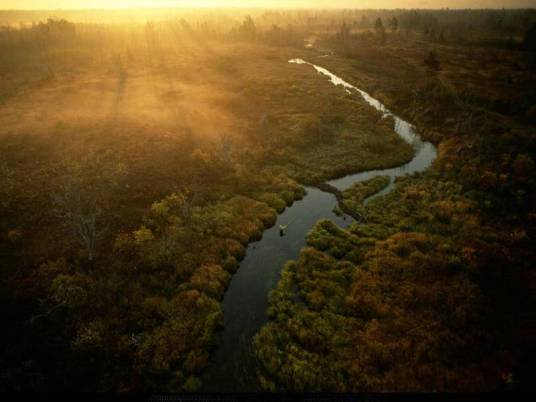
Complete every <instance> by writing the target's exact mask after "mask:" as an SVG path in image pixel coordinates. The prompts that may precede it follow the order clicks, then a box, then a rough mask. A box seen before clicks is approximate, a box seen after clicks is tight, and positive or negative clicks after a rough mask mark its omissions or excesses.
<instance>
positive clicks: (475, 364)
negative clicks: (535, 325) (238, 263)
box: [255, 38, 536, 391]
mask: <svg viewBox="0 0 536 402" xmlns="http://www.w3.org/2000/svg"><path fill="white" fill-rule="evenodd" d="M326 43H327V45H324V46H329V44H332V43H333V42H331V41H330V40H329V38H328V39H326ZM421 46H422V43H419V42H415V43H413V42H411V43H404V44H402V43H401V42H394V43H390V44H389V45H388V46H385V47H381V46H371V45H370V44H368V45H367V44H366V43H359V41H356V42H354V43H353V45H352V44H349V45H347V46H345V45H344V44H342V45H341V44H340V43H339V44H338V46H336V47H335V55H334V56H332V57H327V58H322V66H324V67H326V68H328V69H330V70H331V71H333V72H335V73H336V74H339V73H340V75H341V76H342V78H343V79H345V80H347V81H348V82H351V83H355V84H356V86H358V87H361V88H363V89H365V90H367V91H368V92H370V93H371V94H373V96H376V97H378V98H379V99H380V100H382V101H383V102H385V103H386V105H387V106H388V107H389V108H391V110H395V111H397V112H399V111H400V113H402V115H404V116H407V117H409V118H411V121H412V122H415V123H417V126H418V128H419V130H421V131H422V132H423V134H424V137H425V138H427V139H429V140H432V141H434V142H436V143H438V144H439V157H438V160H437V161H436V163H435V164H434V166H433V167H432V168H431V169H430V170H429V171H428V172H426V173H425V174H422V175H417V176H415V177H409V178H404V179H403V180H399V181H398V182H397V186H396V189H395V191H393V192H392V193H390V194H389V195H387V196H385V197H380V198H377V199H374V200H372V201H371V202H370V203H369V204H368V205H367V206H366V207H364V206H362V205H360V202H359V201H361V200H362V198H361V195H360V191H359V188H353V189H350V190H349V191H348V192H344V193H343V194H342V199H343V201H342V202H343V204H344V205H345V206H346V207H351V208H353V209H354V210H355V211H356V212H359V213H360V214H364V215H365V216H366V221H363V220H361V221H360V222H359V223H355V224H353V225H352V226H351V227H350V228H349V229H348V230H342V229H340V228H337V227H336V226H335V225H333V224H332V223H330V222H327V221H324V222H319V223H318V224H317V225H316V226H315V228H314V229H313V230H312V231H311V232H310V234H309V236H308V239H307V241H308V247H307V248H305V249H303V250H302V252H301V255H300V258H299V260H298V261H295V262H289V263H288V264H287V265H286V266H285V268H284V271H283V275H282V279H281V281H280V283H279V285H278V287H277V289H276V290H275V291H274V292H272V294H271V296H270V307H269V314H270V316H271V321H270V323H269V324H267V325H266V326H265V327H264V328H263V329H262V330H261V331H260V332H259V334H258V335H257V337H256V339H255V349H256V354H257V357H258V358H259V361H260V363H261V369H260V371H259V378H260V380H261V382H262V383H263V385H264V387H265V388H266V389H268V390H286V391H304V390H313V391H482V390H497V389H501V388H506V387H511V386H512V385H513V384H514V383H516V382H517V384H518V386H525V385H527V386H528V385H529V384H530V378H531V377H530V373H531V368H530V367H532V363H531V357H529V356H532V353H533V352H532V347H531V345H530V343H531V341H530V339H528V338H526V334H527V331H530V328H532V327H531V321H530V319H528V321H527V320H525V319H523V318H522V317H530V316H532V315H531V314H533V313H531V312H532V311H533V308H532V307H530V303H531V302H530V300H532V299H531V298H530V295H531V292H532V288H531V287H530V286H531V285H530V283H533V280H532V279H528V278H532V277H533V272H532V269H531V262H530V261H534V254H533V251H532V250H531V246H530V243H531V241H530V239H531V238H532V237H533V236H534V228H535V226H534V225H535V223H536V222H535V221H534V194H535V193H534V189H535V182H534V180H533V178H532V177H533V174H534V161H533V159H532V157H531V155H534V151H535V150H534V141H532V139H531V138H532V137H531V132H532V131H533V126H531V123H528V122H527V119H526V116H525V115H523V113H521V114H519V113H516V114H512V113H511V112H510V109H508V110H505V109H504V108H502V109H501V107H496V105H497V103H496V102H494V101H493V98H492V96H503V90H502V83H501V81H497V79H496V76H495V75H493V74H486V73H487V70H486V68H487V69H489V70H491V69H493V71H496V70H497V69H501V68H502V66H501V64H500V62H501V61H502V62H504V63H505V64H508V63H510V61H511V60H512V59H515V58H519V54H516V53H515V52H511V53H507V52H504V54H505V56H504V57H503V58H500V59H499V60H498V61H497V62H496V63H495V64H493V65H492V64H486V63H484V64H483V65H484V67H482V69H483V71H481V73H480V74H479V75H478V78H476V75H475V76H470V77H469V78H467V76H466V75H463V82H464V85H460V83H461V82H462V74H463V73H464V71H463V70H460V69H459V68H457V65H456V67H454V66H453V65H451V64H450V62H451V60H452V58H451V57H450V55H451V54H452V53H456V54H457V55H458V58H457V60H458V61H460V60H461V62H463V61H464V60H465V61H467V63H474V62H479V59H478V58H477V60H476V61H475V60H473V59H471V56H470V55H475V54H481V53H479V50H475V49H472V48H463V49H462V48H459V47H457V46H456V45H451V46H450V47H449V46H447V45H442V46H441V47H438V48H439V49H440V50H439V51H438V54H439V58H440V60H441V66H442V68H441V69H440V71H439V72H437V71H433V70H430V69H429V68H427V67H426V65H424V63H423V62H422V60H423V59H424V56H425V55H426V52H425V51H424V50H423V49H422V48H421ZM492 52H493V51H492ZM501 54H502V53H501ZM419 57H422V59H420V58H419ZM443 57H444V58H443ZM479 57H482V56H479ZM484 57H485V56H484ZM385 60H389V63H385ZM443 60H444V63H443ZM443 66H444V67H443ZM486 66H487V67H486ZM504 68H506V67H504ZM517 75H518V77H517V78H516V79H515V82H516V85H520V86H523V82H525V83H527V82H530V80H531V79H532V78H531V77H532V75H531V73H530V71H529V70H521V71H519V72H518V73H517ZM401 76H403V77H404V79H400V77H401ZM483 77H487V79H483ZM467 80H469V82H470V83H471V87H470V88H468V87H467V85H466V83H467ZM473 84H474V86H473ZM484 87H486V90H485V91H484V90H480V89H482V88H484ZM472 90H475V91H476V92H478V94H479V96H480V98H479V99H478V100H477V99H475V98H473V97H471V95H470V91H472ZM499 94H500V95H499ZM486 96H489V97H490V98H488V99H485V101H484V100H483V99H482V97H486ZM516 99H517V101H518V102H524V100H525V98H516ZM511 100H512V101H513V98H512V99H511ZM477 105H478V106H477ZM492 105H494V106H492ZM523 108H524V106H523V105H520V110H523ZM525 109H526V108H525ZM512 110H513V109H512ZM499 160H500V161H501V162H500V163H499V164H498V161H499ZM365 186H366V185H365ZM355 195H357V197H354V196H355ZM526 381H529V382H528V383H527V382H526Z"/></svg>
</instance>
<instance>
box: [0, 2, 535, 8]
mask: <svg viewBox="0 0 536 402" xmlns="http://www.w3.org/2000/svg"><path fill="white" fill-rule="evenodd" d="M210 6H217V7H231V6H232V7H235V6H238V7H341V8H342V7H348V8H350V7H355V8H442V7H449V8H502V7H504V8H509V7H530V8H534V7H536V0H0V9H58V8H64V9H67V8H71V9H72V8H75V9H87V8H128V7H210Z"/></svg>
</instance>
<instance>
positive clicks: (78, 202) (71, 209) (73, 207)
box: [52, 179, 102, 261]
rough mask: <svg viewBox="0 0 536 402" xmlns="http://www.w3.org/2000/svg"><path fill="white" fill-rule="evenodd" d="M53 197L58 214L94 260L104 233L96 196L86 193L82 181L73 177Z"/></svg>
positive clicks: (90, 258) (89, 257)
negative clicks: (99, 228)
mask: <svg viewBox="0 0 536 402" xmlns="http://www.w3.org/2000/svg"><path fill="white" fill-rule="evenodd" d="M52 198H53V202H54V207H55V213H56V216H57V217H58V218H60V219H62V220H63V222H64V224H65V225H66V226H67V227H69V228H70V230H71V231H72V233H73V235H74V236H75V237H76V239H77V240H78V241H79V242H80V244H81V245H82V246H83V247H84V249H85V250H86V252H87V255H88V260H89V261H93V259H94V258H95V255H96V251H97V240H98V239H99V237H100V235H101V234H102V230H98V218H99V217H100V215H101V209H100V208H99V206H98V203H97V200H96V198H94V197H91V196H89V195H84V194H83V192H82V190H81V185H80V183H77V182H75V181H74V180H72V179H70V180H66V181H65V182H64V183H63V184H62V185H61V187H60V190H59V191H58V192H57V193H55V194H53V196H52Z"/></svg>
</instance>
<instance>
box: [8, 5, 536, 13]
mask: <svg viewBox="0 0 536 402" xmlns="http://www.w3.org/2000/svg"><path fill="white" fill-rule="evenodd" d="M202 9H212V10H236V9H240V10H282V9H284V10H363V11H372V10H374V11H378V10H449V11H460V10H536V5H535V6H534V7H522V6H520V7H516V6H513V7H460V8H451V7H422V8H421V7H378V8H372V7H303V6H278V7H266V6H251V7H244V6H223V7H215V6H196V7H188V6H174V7H151V6H140V7H110V8H103V7H89V8H0V12H3V11H127V10H202Z"/></svg>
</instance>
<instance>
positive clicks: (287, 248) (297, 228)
mask: <svg viewBox="0 0 536 402" xmlns="http://www.w3.org/2000/svg"><path fill="white" fill-rule="evenodd" d="M289 62H290V63H296V64H307V65H310V66H312V67H314V69H315V70H316V71H317V72H318V73H320V74H323V75H325V76H327V77H328V78H329V79H330V81H331V83H332V84H333V85H336V86H342V87H343V88H344V89H345V90H346V91H347V92H349V93H352V91H354V92H358V93H359V94H360V95H361V96H362V97H363V99H365V101H366V102H367V103H368V104H369V105H371V106H372V107H374V108H376V109H377V110H379V111H381V112H382V113H383V114H384V116H385V117H387V116H390V117H392V118H393V119H394V131H395V132H396V133H397V134H398V135H400V137H402V138H403V139H404V140H405V141H407V142H408V143H410V144H411V145H412V146H413V149H414V151H415V156H414V158H413V159H412V160H411V161H410V162H408V163H406V164H404V165H402V166H399V167H396V168H392V169H378V170H370V171H366V172H361V173H357V174H353V175H349V176H346V177H342V178H340V179H337V180H332V181H330V182H329V183H330V184H331V185H333V186H335V187H336V188H338V189H340V190H344V189H346V188H348V187H350V186H351V185H352V184H354V183H356V182H359V181H364V180H368V179H372V178H374V177H376V176H389V177H390V178H391V182H390V184H389V186H388V187H386V188H385V189H383V190H382V191H381V192H379V193H377V194H375V195H373V196H371V197H369V198H368V199H367V200H366V201H365V202H368V201H370V200H371V199H373V198H375V197H378V196H380V195H383V194H386V193H388V192H389V191H391V190H392V189H393V188H394V179H395V178H396V177H399V176H405V175H408V174H411V173H415V172H421V171H423V170H425V169H426V168H427V167H428V166H430V164H431V163H432V162H433V160H434V159H435V157H436V149H435V147H434V146H433V145H432V144H431V143H429V142H423V141H422V140H421V139H420V137H419V135H418V134H417V133H416V132H415V128H414V126H413V125H412V124H410V123H408V122H406V121H405V120H403V119H401V118H400V117H398V116H396V115H395V114H394V113H392V112H391V111H389V110H388V109H387V108H386V107H385V106H384V105H383V104H382V103H381V102H380V101H378V100H377V99H374V98H373V97H372V96H370V95H369V94H368V93H366V92H365V91H362V90H360V89H359V88H356V87H355V86H353V85H351V84H349V83H348V82H346V81H344V80H343V79H342V78H340V77H338V76H336V75H335V74H333V73H331V72H330V71H328V70H326V69H325V68H323V67H319V66H316V65H314V64H311V63H309V62H306V61H304V60H302V59H293V60H290V61H289ZM336 205H337V201H336V199H335V197H334V196H333V195H332V194H330V193H325V192H322V191H320V190H318V189H316V188H307V195H306V196H305V198H304V199H303V200H301V201H298V202H296V203H294V205H292V207H290V208H287V209H286V210H285V211H284V212H283V213H282V214H280V215H279V216H278V218H277V222H276V224H275V226H274V227H272V228H271V229H268V230H266V231H265V232H264V234H263V237H262V239H261V240H260V241H258V242H255V243H251V244H250V245H249V246H248V249H247V253H246V257H245V258H244V260H243V261H242V262H241V264H240V269H239V270H238V271H237V273H236V274H235V275H234V276H233V279H232V281H231V284H230V287H229V289H228V290H227V292H226V293H225V297H224V299H223V310H224V313H225V318H224V330H223V332H222V333H220V336H219V344H218V348H217V349H216V351H215V353H214V354H213V357H212V359H211V363H210V366H209V368H208V369H207V370H206V372H205V374H204V376H203V384H204V387H205V391H219V392H225V391H227V392H233V391H259V390H260V387H259V384H258V383H257V377H256V370H255V368H256V365H255V360H254V358H253V355H252V353H251V350H250V349H251V340H252V338H253V336H254V335H255V333H256V332H257V331H258V330H259V329H260V328H261V326H262V325H263V324H265V323H266V322H267V316H266V309H267V307H268V293H269V292H270V290H272V289H274V288H275V286H276V285H277V282H278V280H279V276H280V273H281V268H282V267H283V265H284V264H285V262H287V261H288V260H295V259H297V258H298V256H299V253H300V250H301V248H302V247H304V246H305V239H306V237H307V233H308V232H309V230H310V229H311V228H312V227H313V225H314V224H315V223H316V222H317V221H318V220H320V219H330V220H332V221H333V222H334V223H336V224H337V225H339V226H341V227H344V228H346V227H348V226H349V225H350V223H351V222H352V219H351V218H350V217H339V216H336V215H335V214H334V213H333V209H334V207H335V206H336ZM289 222H291V224H289ZM282 227H284V229H281V228H282ZM282 234H283V235H282Z"/></svg>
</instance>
